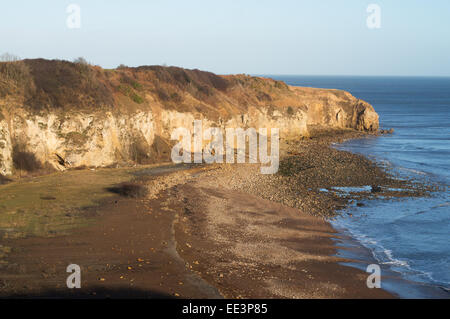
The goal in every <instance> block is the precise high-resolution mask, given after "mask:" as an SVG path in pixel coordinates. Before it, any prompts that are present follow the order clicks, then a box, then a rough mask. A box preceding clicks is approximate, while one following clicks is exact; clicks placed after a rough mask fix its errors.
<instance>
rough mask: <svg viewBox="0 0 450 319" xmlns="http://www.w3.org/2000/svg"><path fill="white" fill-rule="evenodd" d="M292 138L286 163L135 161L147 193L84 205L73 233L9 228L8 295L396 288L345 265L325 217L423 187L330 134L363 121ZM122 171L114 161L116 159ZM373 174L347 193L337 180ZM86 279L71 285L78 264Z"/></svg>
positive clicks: (218, 294) (301, 294) (4, 273)
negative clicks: (84, 219) (20, 234)
mask: <svg viewBox="0 0 450 319" xmlns="http://www.w3.org/2000/svg"><path fill="white" fill-rule="evenodd" d="M312 132H313V134H312V138H311V139H305V140H302V141H291V142H287V143H284V144H283V146H282V160H281V163H280V172H279V174H276V175H261V174H259V166H258V165H254V164H239V165H233V164H229V165H225V164H221V165H199V166H195V165H191V166H182V167H180V166H172V165H166V166H162V168H161V166H156V167H152V168H146V169H140V170H138V171H137V172H135V174H134V175H135V181H134V182H135V183H138V184H140V185H142V186H145V187H146V188H147V189H148V191H149V193H148V194H147V195H146V196H145V197H140V198H130V197H123V196H120V195H114V196H112V197H108V198H107V199H104V200H102V201H101V202H100V203H99V205H97V206H93V207H85V208H83V209H80V210H79V211H78V213H79V214H83V216H90V217H93V218H94V219H95V222H93V223H91V224H90V225H88V226H85V227H80V228H76V229H73V230H72V231H70V233H68V234H66V235H64V236H53V237H28V238H19V239H6V240H3V243H2V245H4V246H7V247H10V252H9V253H8V254H7V255H6V257H5V258H3V263H1V265H0V278H1V282H0V284H1V285H0V296H1V297H31V298H33V297H57V298H58V297H73V298H79V297H81V298H103V297H111V298H129V297H135V298H141V297H144V298H172V297H173V298H392V297H395V296H394V295H392V294H390V293H388V292H387V291H385V290H383V289H369V288H368V287H367V285H366V279H367V277H368V275H369V274H368V273H366V272H364V271H362V270H359V269H356V268H353V267H348V266H344V265H342V263H349V262H358V263H363V262H361V261H355V260H350V259H348V258H343V257H338V256H336V253H337V248H338V247H337V245H336V241H339V239H340V238H342V236H341V234H339V233H338V232H337V231H336V230H335V229H333V227H332V226H331V225H330V223H329V222H328V221H327V219H326V218H328V217H330V216H333V215H334V214H336V213H337V212H338V211H339V210H341V209H343V208H345V207H346V205H348V204H349V203H353V204H355V205H358V199H359V198H369V197H376V196H423V194H424V193H426V191H427V189H426V188H421V187H419V188H418V187H416V185H413V184H411V183H410V182H408V181H402V180H398V179H395V178H393V176H390V175H389V174H388V173H387V172H386V171H385V170H384V169H383V168H381V167H379V166H378V165H377V164H376V163H374V162H372V161H370V160H369V159H367V158H365V157H363V156H360V155H356V154H352V153H349V152H344V151H338V150H336V149H334V148H332V147H331V146H330V144H331V143H332V142H339V141H342V140H344V139H347V138H364V136H365V134H363V133H359V132H355V131H335V130H334V131H328V132H326V131H320V130H317V131H312ZM111 173H112V171H111ZM366 185H370V186H371V187H372V189H371V190H369V191H367V192H363V193H350V194H345V195H343V194H342V193H340V192H339V190H334V189H333V188H334V187H357V186H366ZM72 263H76V264H79V265H80V266H81V269H82V274H83V279H82V283H83V284H82V288H81V289H75V290H69V289H67V287H66V277H67V275H68V274H67V273H66V271H65V268H66V267H67V265H69V264H72Z"/></svg>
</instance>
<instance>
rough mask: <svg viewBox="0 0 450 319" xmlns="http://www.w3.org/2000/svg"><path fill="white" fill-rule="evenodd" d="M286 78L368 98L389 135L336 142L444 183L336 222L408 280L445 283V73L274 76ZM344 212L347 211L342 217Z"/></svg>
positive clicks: (448, 237)
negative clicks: (439, 75)
mask: <svg viewBox="0 0 450 319" xmlns="http://www.w3.org/2000/svg"><path fill="white" fill-rule="evenodd" d="M271 77H272V78H275V79H278V80H283V81H285V82H286V83H288V84H290V85H296V86H309V87H319V88H335V89H343V90H346V91H349V92H351V93H352V94H353V95H354V96H356V97H358V98H361V99H363V100H365V101H367V102H369V103H371V104H372V105H373V106H374V108H375V110H376V111H377V112H378V114H379V115H380V124H381V127H382V128H394V130H395V133H394V134H393V135H389V136H381V137H374V138H368V139H361V140H352V141H348V142H345V143H343V144H340V145H337V146H336V147H337V148H339V149H345V150H349V151H352V152H356V153H361V154H364V155H366V156H369V157H374V158H375V159H377V160H378V161H382V162H383V163H384V164H386V165H388V166H390V167H392V168H393V169H394V170H395V171H396V172H398V173H399V174H401V175H403V176H408V177H413V178H416V179H427V180H430V181H432V182H435V183H439V184H441V185H443V186H444V187H445V188H444V189H443V191H441V192H437V193H434V194H433V195H432V197H431V198H419V199H403V200H398V199H396V200H378V201H367V202H366V206H365V207H361V208H357V207H354V208H350V209H351V210H352V214H353V215H354V216H356V218H350V217H348V216H347V214H343V215H345V216H341V217H339V218H337V219H336V220H335V221H334V222H333V223H334V225H335V226H336V227H338V228H341V229H342V228H343V229H346V230H347V231H348V232H349V233H350V234H351V235H352V237H353V238H356V239H357V240H358V241H359V242H360V243H361V244H362V245H364V246H365V247H367V248H369V249H370V251H371V252H372V254H373V257H374V258H375V259H376V260H377V261H378V262H379V263H380V264H383V265H384V266H386V267H389V268H390V269H391V270H393V271H395V272H398V273H400V274H401V275H402V276H403V277H404V278H405V279H408V280H412V281H416V282H420V283H424V284H426V285H433V286H440V287H444V288H447V289H448V288H450V194H449V191H448V188H447V187H448V185H450V78H437V77H436V78H433V77H350V76H348V77H345V76H344V77H338V76H327V77H325V76H271ZM346 216H347V217H346Z"/></svg>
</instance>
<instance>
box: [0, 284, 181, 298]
mask: <svg viewBox="0 0 450 319" xmlns="http://www.w3.org/2000/svg"><path fill="white" fill-rule="evenodd" d="M0 299H176V298H175V297H174V296H172V295H168V294H165V293H161V292H156V291H150V290H142V289H136V288H131V289H126V288H117V289H113V288H105V287H92V288H89V289H83V288H81V289H76V288H74V289H68V288H66V289H60V290H59V289H58V290H56V289H55V290H46V291H43V292H41V293H31V294H11V295H3V294H0Z"/></svg>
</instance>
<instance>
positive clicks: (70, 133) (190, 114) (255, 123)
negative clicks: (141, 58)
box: [0, 60, 378, 175]
mask: <svg viewBox="0 0 450 319" xmlns="http://www.w3.org/2000/svg"><path fill="white" fill-rule="evenodd" d="M194 119H201V120H203V127H204V129H205V128H207V127H220V128H223V129H225V128H226V127H234V128H236V127H242V128H249V127H253V128H255V129H258V128H271V127H277V128H279V129H280V135H281V138H296V137H299V136H306V135H308V129H307V127H308V125H311V124H320V125H326V126H330V127H339V128H354V129H358V130H365V131H375V130H377V129H378V115H377V114H376V113H375V111H374V110H373V108H372V106H370V105H369V104H367V103H366V102H364V101H361V100H358V99H356V98H355V97H353V96H352V95H351V94H349V93H347V92H343V91H338V90H321V89H312V88H297V87H290V86H287V85H286V84H284V83H283V82H279V81H274V80H271V79H264V78H257V77H249V76H245V75H236V76H217V75H215V74H212V73H208V72H202V71H198V70H184V69H180V68H174V67H159V66H154V67H139V68H122V69H116V70H104V69H101V68H99V67H93V66H89V65H83V64H74V63H70V62H64V61H48V60H24V61H20V62H13V63H0V174H2V175H9V174H12V173H13V172H14V169H15V168H16V169H26V170H32V169H34V168H36V167H42V166H45V165H49V166H51V167H53V168H56V169H65V168H68V167H79V166H108V165H113V164H116V163H124V164H130V163H133V162H138V163H146V162H152V161H158V160H160V159H168V156H169V155H170V147H171V146H170V135H171V132H172V131H173V130H174V129H175V128H178V127H185V128H188V129H190V130H191V131H192V127H193V121H194Z"/></svg>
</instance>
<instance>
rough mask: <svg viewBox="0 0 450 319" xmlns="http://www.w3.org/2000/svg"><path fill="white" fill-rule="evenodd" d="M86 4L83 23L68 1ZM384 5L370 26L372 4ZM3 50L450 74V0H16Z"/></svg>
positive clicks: (261, 67)
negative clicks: (72, 23)
mask: <svg viewBox="0 0 450 319" xmlns="http://www.w3.org/2000/svg"><path fill="white" fill-rule="evenodd" d="M71 3H76V4H78V5H79V6H80V8H81V28H79V29H69V28H68V27H67V26H66V19H67V17H68V14H67V13H66V8H67V6H68V5H69V4H71ZM371 3H376V4H378V5H379V6H380V8H381V28H380V29H369V28H368V27H367V25H366V19H367V17H368V15H369V13H367V12H366V8H367V6H368V5H369V4H371ZM0 10H1V11H0V53H2V52H10V53H14V54H16V55H19V56H21V57H23V58H35V57H44V58H51V59H52V58H55V59H66V60H73V59H74V58H76V57H78V56H83V57H85V58H86V59H87V60H88V61H90V62H91V63H94V64H98V65H101V66H103V67H106V68H114V67H116V66H117V65H119V64H121V63H123V64H126V65H129V66H138V65H151V64H167V65H176V66H182V67H186V68H199V69H203V70H209V71H213V72H216V73H222V74H224V73H249V74H307V75H313V74H314V75H439V76H450V19H449V16H450V1H448V0H433V1H424V0H408V1H406V0H389V1H377V0H371V1H364V0H345V1H336V0H315V1H313V0H310V1H301V0H278V1H274V0H272V1H267V0H258V1H257V0H226V1H223V0H222V1H216V0H208V1H207V0H189V1H188V0H184V1H175V0H147V1H144V0H127V1H124V0H108V1H107V0H90V1H84V0H72V1H65V0H53V1H51V0H40V1H32V0H29V1H25V0H15V1H9V2H5V3H3V4H2V6H1V9H0Z"/></svg>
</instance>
